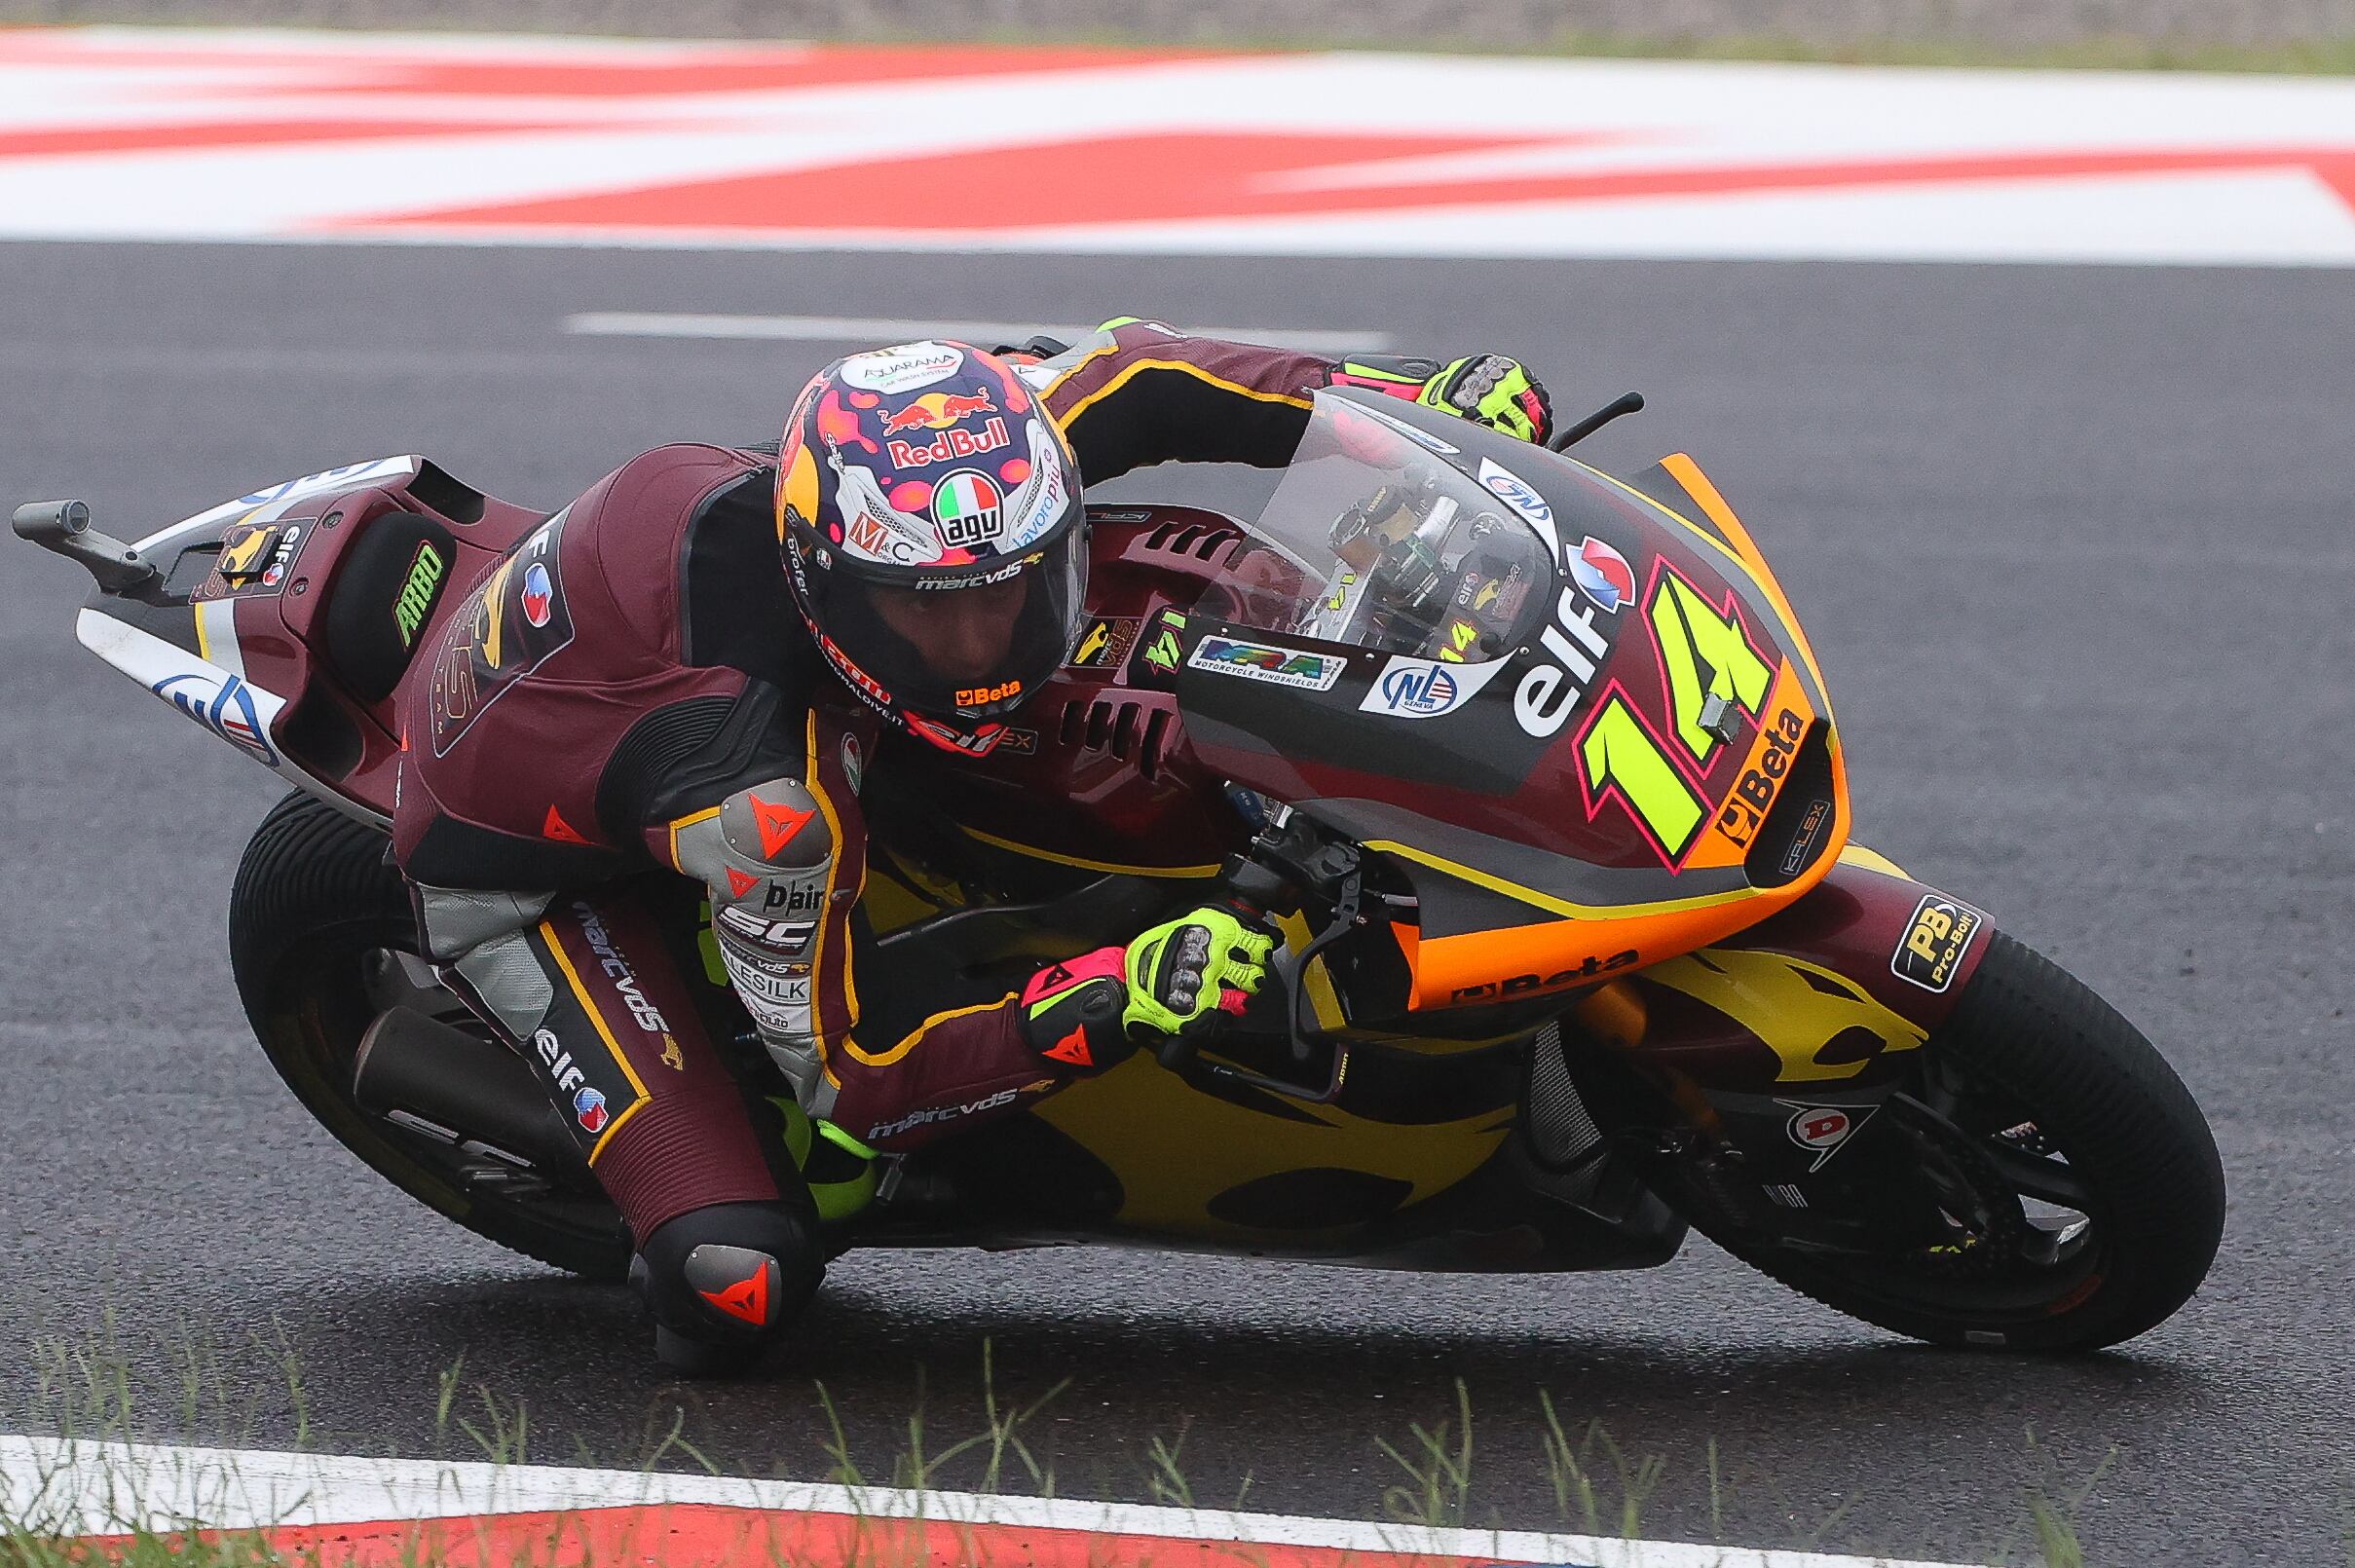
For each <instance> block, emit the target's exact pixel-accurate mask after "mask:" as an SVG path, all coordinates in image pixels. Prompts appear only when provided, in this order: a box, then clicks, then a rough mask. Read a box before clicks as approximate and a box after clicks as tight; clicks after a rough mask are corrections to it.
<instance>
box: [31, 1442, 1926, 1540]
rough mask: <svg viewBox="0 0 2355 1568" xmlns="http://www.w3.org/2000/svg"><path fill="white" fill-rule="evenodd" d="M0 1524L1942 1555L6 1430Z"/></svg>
mask: <svg viewBox="0 0 2355 1568" xmlns="http://www.w3.org/2000/svg"><path fill="white" fill-rule="evenodd" d="M0 1527H4V1528H10V1529H31V1530H35V1531H38V1532H39V1533H42V1534H44V1535H55V1536H61V1537H72V1538H93V1537H95V1538H104V1537H108V1536H121V1535H128V1534H131V1533H133V1532H138V1531H147V1532H178V1531H183V1530H189V1529H201V1530H208V1531H230V1532H246V1531H255V1530H260V1531H267V1532H268V1533H269V1535H270V1536H271V1538H272V1540H273V1541H274V1543H275V1544H276V1545H277V1546H278V1547H279V1548H280V1549H281V1550H282V1551H284V1552H286V1553H287V1554H288V1555H290V1556H291V1555H299V1554H302V1553H306V1552H309V1551H312V1550H316V1551H318V1554H319V1560H320V1562H321V1563H322V1564H323V1565H329V1568H332V1565H335V1564H347V1563H349V1564H369V1565H375V1564H383V1565H385V1568H394V1565H404V1564H413V1563H416V1562H420V1561H426V1560H443V1559H446V1560H449V1561H453V1562H467V1563H480V1564H485V1565H487V1564H492V1563H504V1562H510V1561H524V1560H528V1561H536V1562H555V1561H570V1562H617V1561H627V1562H638V1563H643V1564H647V1565H650V1568H695V1565H703V1564H709V1565H713V1568H718V1565H720V1564H724V1563H725V1564H740V1563H744V1562H748V1561H749V1562H763V1561H766V1562H851V1561H861V1562H883V1561H888V1562H891V1563H893V1564H895V1565H897V1568H921V1565H926V1564H939V1565H942V1568H950V1565H959V1568H961V1565H966V1564H982V1563H991V1564H1016V1563H1023V1564H1035V1565H1039V1568H1110V1565H1114V1564H1122V1563H1140V1564H1141V1563H1146V1562H1150V1563H1151V1564H1152V1565H1153V1568H1172V1565H1180V1568H1181V1565H1185V1564H1194V1563H1199V1564H1203V1565H1205V1568H1210V1565H1212V1564H1214V1563H1215V1564H1216V1565H1218V1568H1232V1565H1233V1564H1234V1563H1235V1562H1237V1561H1238V1560H1241V1561H1245V1562H1249V1563H1251V1564H1252V1565H1254V1568H1409V1565H1411V1568H1470V1565H1473V1564H1481V1565H1488V1564H1547V1565H1578V1568H1867V1565H1868V1564H1869V1565H1874V1568H1956V1565H1947V1564H1934V1563H1920V1562H1903V1561H1898V1560H1896V1559H1891V1558H1877V1557H1876V1558H1866V1557H1853V1556H1836V1555H1832V1554H1828V1553H1824V1552H1815V1551H1776V1550H1754V1549H1747V1548H1739V1547H1716V1546H1691V1545H1679V1544H1675V1543H1663V1542H1652V1541H1626V1540H1609V1539H1601V1538H1597V1537H1592V1536H1577V1535H1547V1534H1536V1533H1531V1532H1524V1531H1509V1530H1508V1531H1488V1530H1441V1529H1421V1528H1416V1527H1412V1526H1406V1525H1397V1524H1373V1523H1364V1522H1359V1521H1354V1520H1347V1519H1315V1518H1293V1517H1288V1516H1284V1515H1279V1514H1272V1513H1226V1512H1214V1511H1208V1510H1192V1509H1172V1508H1149V1507H1143V1506H1140V1505H1135V1504H1125V1503H1083V1502H1076V1501H1068V1500H1063V1499H1047V1498H1023V1497H1000V1496H994V1495H988V1494H981V1493H972V1492H916V1491H901V1490H895V1489H890V1488H883V1487H856V1488H854V1487H844V1486H829V1485H817V1484H812V1483H805V1482H798V1481H759V1480H739V1479H731V1478H728V1477H724V1476H703V1475H673V1474H669V1473H663V1472H638V1471H616V1470H575V1469H565V1468H557V1467H550V1466H541V1465H506V1466H502V1465H490V1464H478V1463H477V1464H468V1463H444V1462H438V1461H430V1460H413V1459H361V1458H352V1457H341V1456H336V1455H327V1454H306V1453H269V1452H259V1451H249V1450H242V1449H224V1448H184V1447H176V1446H167V1445H160V1444H146V1443H112V1442H78V1441H64V1440H59V1439H55V1438H37V1437H0Z"/></svg>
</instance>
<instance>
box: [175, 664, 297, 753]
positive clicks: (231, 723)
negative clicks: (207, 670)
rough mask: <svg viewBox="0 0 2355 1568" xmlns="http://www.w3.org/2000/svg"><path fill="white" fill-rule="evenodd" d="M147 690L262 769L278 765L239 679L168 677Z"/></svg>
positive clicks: (248, 692) (249, 694)
mask: <svg viewBox="0 0 2355 1568" xmlns="http://www.w3.org/2000/svg"><path fill="white" fill-rule="evenodd" d="M147 690H148V691H152V692H154V693H155V694H156V695H157V696H160V697H162V698H163V699H164V700H165V701H167V702H168V703H170V704H171V705H172V706H173V707H175V708H177V709H179V710H180V711H181V712H182V713H184V714H186V715H188V717H189V718H191V719H194V720H195V721H196V722H197V723H198V724H201V725H203V726H204V727H205V728H207V729H209V730H211V731H212V732H213V733H214V734H216V735H218V736H220V737H221V738H222V739H223V740H226V741H228V742H230V743H231V744H232V745H234V746H236V747H237V748H238V749H239V750H240V751H242V752H244V753H245V754H246V755H247V756H249V757H253V758H256V759H258V760H259V761H260V762H261V764H262V765H263V766H265V767H276V766H277V765H278V762H279V757H278V752H277V751H276V750H275V749H274V748H273V747H272V746H271V744H270V732H269V729H268V728H267V727H266V726H265V724H264V722H263V717H262V713H261V711H260V709H259V708H258V707H257V706H256V705H255V703H254V700H253V697H254V688H252V687H249V686H247V685H246V684H245V683H244V682H243V680H242V679H240V678H239V677H237V676H234V675H228V674H192V675H168V676H166V677H165V678H164V679H163V680H161V681H158V682H156V684H155V685H153V686H151V687H149V688H148V689H147ZM264 694H265V695H267V693H264Z"/></svg>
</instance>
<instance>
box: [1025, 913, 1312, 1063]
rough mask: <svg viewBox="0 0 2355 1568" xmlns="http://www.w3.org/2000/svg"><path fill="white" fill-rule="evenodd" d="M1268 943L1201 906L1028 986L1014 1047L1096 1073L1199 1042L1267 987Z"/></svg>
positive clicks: (1230, 916) (1230, 917)
mask: <svg viewBox="0 0 2355 1568" xmlns="http://www.w3.org/2000/svg"><path fill="white" fill-rule="evenodd" d="M1274 947H1275V939H1274V938H1273V937H1270V936H1267V935H1265V934H1263V933H1261V932H1257V931H1254V930H1252V928H1251V927H1250V926H1249V925H1247V924H1245V923H1244V922H1243V920H1242V919H1240V918H1239V917H1238V916H1237V915H1235V914H1234V912H1233V911H1231V910H1226V909H1221V908H1218V907H1217V906H1215V905H1205V906H1203V907H1202V908H1200V909H1197V910H1194V911H1192V912H1191V913H1189V914H1186V915H1179V916H1178V917H1177V918H1176V919H1174V920H1165V921H1163V922H1162V923H1161V924H1159V925H1156V926H1154V927H1152V928H1151V929H1150V930H1148V931H1145V932H1143V933H1141V934H1140V936H1139V937H1138V938H1137V940H1136V941H1134V942H1132V943H1130V944H1129V945H1128V947H1127V948H1125V949H1122V948H1099V949H1097V950H1096V951H1095V952H1090V953H1083V954H1082V955H1080V956H1079V957H1076V958H1072V959H1069V960H1067V961H1066V962H1064V963H1059V964H1053V965H1050V966H1049V967H1047V968H1045V969H1042V970H1040V971H1039V972H1038V973H1037V974H1035V975H1033V976H1031V977H1030V983H1029V985H1028V986H1027V987H1025V988H1024V989H1023V995H1022V1008H1023V1019H1022V1030H1023V1038H1024V1039H1025V1040H1026V1041H1027V1042H1028V1044H1029V1046H1030V1048H1031V1049H1032V1050H1034V1051H1036V1052H1037V1053H1038V1054H1039V1055H1040V1056H1042V1057H1044V1058H1046V1059H1047V1060H1048V1061H1049V1062H1053V1063H1059V1064H1062V1065H1063V1066H1064V1067H1065V1068H1066V1069H1076V1070H1077V1071H1080V1072H1097V1071H1102V1070H1103V1068H1105V1067H1109V1066H1112V1065H1114V1064H1117V1063H1120V1062H1124V1061H1126V1060H1127V1059H1128V1058H1129V1057H1130V1056H1131V1055H1133V1054H1134V1053H1135V1051H1136V1049H1137V1045H1138V1043H1139V1042H1140V1040H1143V1041H1148V1042H1149V1041H1152V1040H1154V1039H1155V1038H1156V1037H1166V1036H1173V1035H1174V1036H1177V1038H1180V1039H1186V1040H1192V1041H1196V1042H1199V1041H1201V1040H1202V1039H1204V1038H1206V1037H1207V1036H1209V1035H1211V1034H1213V1033H1215V1031H1216V1030H1217V1029H1219V1028H1220V1027H1223V1026H1224V1024H1225V1021H1226V1019H1227V1017H1228V1016H1229V1015H1231V1014H1235V1013H1240V1012H1242V1011H1243V1009H1244V1007H1245V1006H1246V1005H1247V1004H1248V1003H1249V1002H1250V1000H1251V998H1252V996H1253V995H1254V994H1256V993H1257V991H1258V989H1259V987H1260V984H1261V982H1263V981H1264V980H1265V979H1266V978H1267V955H1268V953H1269V952H1272V951H1273V950H1274Z"/></svg>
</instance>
